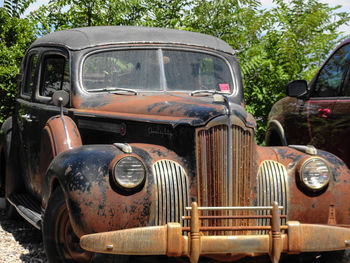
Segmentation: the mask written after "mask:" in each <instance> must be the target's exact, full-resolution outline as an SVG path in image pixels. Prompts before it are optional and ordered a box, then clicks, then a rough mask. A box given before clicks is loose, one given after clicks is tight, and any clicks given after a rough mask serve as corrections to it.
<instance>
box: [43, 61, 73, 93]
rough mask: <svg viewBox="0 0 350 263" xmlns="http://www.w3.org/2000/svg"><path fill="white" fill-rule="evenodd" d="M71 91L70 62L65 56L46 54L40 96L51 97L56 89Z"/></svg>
mask: <svg viewBox="0 0 350 263" xmlns="http://www.w3.org/2000/svg"><path fill="white" fill-rule="evenodd" d="M61 89H63V90H66V91H67V92H69V90H70V83H69V64H68V60H66V59H65V58H64V57H63V56H60V55H48V56H45V58H44V61H43V66H42V76H41V85H40V91H39V94H40V96H44V97H51V96H52V95H53V93H54V92H55V91H56V90H61Z"/></svg>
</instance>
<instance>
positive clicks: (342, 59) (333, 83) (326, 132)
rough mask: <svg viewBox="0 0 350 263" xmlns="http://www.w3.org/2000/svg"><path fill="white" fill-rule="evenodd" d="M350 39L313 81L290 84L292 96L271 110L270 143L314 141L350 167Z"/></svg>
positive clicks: (333, 54) (289, 93)
mask: <svg viewBox="0 0 350 263" xmlns="http://www.w3.org/2000/svg"><path fill="white" fill-rule="evenodd" d="M349 66H350V39H347V40H346V41H344V42H343V43H341V44H340V45H339V46H338V47H337V48H336V49H335V50H334V51H333V52H332V54H331V55H330V56H329V58H328V59H327V60H326V62H325V63H324V64H323V66H322V67H321V69H320V70H319V71H318V73H317V74H316V75H315V76H314V78H313V79H312V81H311V82H310V83H309V85H307V83H306V81H303V80H296V81H294V82H291V83H289V84H288V85H287V95H288V97H286V98H283V99H281V100H280V101H278V102H276V103H275V105H274V106H273V107H272V109H271V112H270V114H269V124H268V129H267V133H266V144H267V145H270V146H277V145H287V144H306V145H314V146H315V147H317V148H319V149H323V150H326V151H329V152H331V153H333V154H335V155H337V156H338V157H340V158H341V159H342V160H343V161H344V162H345V163H346V164H347V165H348V167H350V136H349V134H350V101H349V100H350V71H349Z"/></svg>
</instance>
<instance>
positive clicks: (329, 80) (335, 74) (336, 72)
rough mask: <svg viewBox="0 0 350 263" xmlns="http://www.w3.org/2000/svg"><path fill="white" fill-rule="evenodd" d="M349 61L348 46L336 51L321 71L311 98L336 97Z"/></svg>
mask: <svg viewBox="0 0 350 263" xmlns="http://www.w3.org/2000/svg"><path fill="white" fill-rule="evenodd" d="M349 61H350V45H349V44H348V45H345V46H343V47H341V48H340V49H338V50H337V51H336V52H335V53H334V54H333V56H332V57H331V58H330V59H329V60H328V62H327V63H326V64H325V65H324V66H323V68H322V69H321V71H320V73H319V75H318V78H317V81H316V83H315V89H314V92H313V94H312V96H313V97H334V96H338V95H339V92H340V86H341V84H342V82H343V80H344V77H345V74H346V71H347V69H348V64H349Z"/></svg>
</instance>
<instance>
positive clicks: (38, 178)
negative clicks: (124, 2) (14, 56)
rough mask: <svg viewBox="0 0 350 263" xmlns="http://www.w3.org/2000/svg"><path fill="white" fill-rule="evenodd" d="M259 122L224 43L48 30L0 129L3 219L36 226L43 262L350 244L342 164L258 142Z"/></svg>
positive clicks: (114, 31)
mask: <svg viewBox="0 0 350 263" xmlns="http://www.w3.org/2000/svg"><path fill="white" fill-rule="evenodd" d="M255 125H256V124H255V121H254V118H253V117H252V116H251V115H250V114H248V113H247V112H246V111H245V110H244V99H243V86H242V79H241V73H240V68H239V64H238V61H237V59H236V57H235V52H234V50H232V49H231V47H230V46H229V45H228V44H226V43H225V42H223V41H221V40H220V39H217V38H215V37H212V36H207V35H203V34H199V33H192V32H186V31H179V30H170V29H155V28H140V27H91V28H77V29H71V30H64V31H59V32H55V33H51V34H49V35H46V36H44V37H42V38H40V39H38V40H36V41H35V42H34V43H33V44H32V45H31V47H30V48H29V49H28V51H27V53H26V55H25V58H24V60H23V64H22V66H21V71H20V74H19V75H18V98H17V104H16V109H15V113H14V115H13V116H12V117H11V118H9V119H8V120H6V122H5V123H4V124H3V125H2V133H1V136H2V137H1V148H0V149H1V151H0V153H1V177H0V178H1V181H0V182H1V187H2V188H3V189H4V190H5V194H6V199H7V201H8V209H7V211H8V214H9V216H11V215H12V214H13V213H14V212H15V211H17V212H18V213H19V214H20V215H22V216H23V217H24V218H25V219H27V220H28V221H29V222H30V223H32V224H33V225H34V226H35V227H37V228H38V229H41V230H42V232H43V241H44V247H45V251H46V254H47V257H48V259H49V261H50V262H88V261H90V259H91V258H92V257H94V253H98V254H114V255H167V256H171V257H188V258H189V259H190V261H191V262H192V263H194V262H197V261H198V260H199V257H200V256H205V257H210V258H214V259H218V260H225V261H227V260H234V259H238V258H240V257H244V256H247V255H248V256H256V255H264V254H265V255H270V258H271V261H272V262H278V261H279V258H280V255H281V253H293V254H295V253H301V252H310V251H333V250H344V249H347V248H348V246H349V245H350V229H348V228H347V227H348V226H350V214H349V209H350V202H349V200H350V191H348V189H349V183H350V173H349V170H348V169H347V167H346V165H345V164H344V163H343V162H342V161H341V160H340V159H338V158H337V157H335V156H334V155H332V154H330V153H328V152H325V151H321V150H317V149H316V148H314V147H312V146H293V147H261V146H258V145H256V144H255V142H254V131H255ZM14 208H15V209H14ZM116 257H117V256H116ZM124 259H125V257H124Z"/></svg>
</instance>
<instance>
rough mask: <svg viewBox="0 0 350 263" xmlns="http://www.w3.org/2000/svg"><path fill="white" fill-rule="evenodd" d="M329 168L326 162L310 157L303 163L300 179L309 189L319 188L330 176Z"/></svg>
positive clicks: (324, 184)
mask: <svg viewBox="0 0 350 263" xmlns="http://www.w3.org/2000/svg"><path fill="white" fill-rule="evenodd" d="M330 174H331V173H330V170H329V167H328V165H327V163H326V162H325V161H324V160H322V159H320V158H311V159H308V160H306V161H305V162H304V163H303V166H302V168H301V173H300V177H301V178H300V179H301V181H302V182H303V183H304V185H305V186H306V187H308V188H309V189H311V190H321V189H322V188H324V187H325V186H326V185H327V184H328V182H329V178H330Z"/></svg>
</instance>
